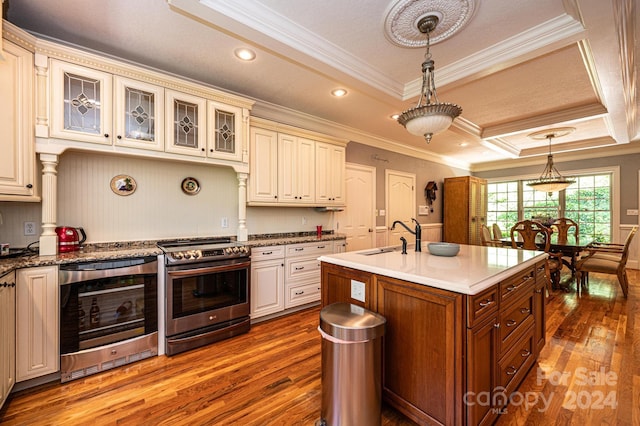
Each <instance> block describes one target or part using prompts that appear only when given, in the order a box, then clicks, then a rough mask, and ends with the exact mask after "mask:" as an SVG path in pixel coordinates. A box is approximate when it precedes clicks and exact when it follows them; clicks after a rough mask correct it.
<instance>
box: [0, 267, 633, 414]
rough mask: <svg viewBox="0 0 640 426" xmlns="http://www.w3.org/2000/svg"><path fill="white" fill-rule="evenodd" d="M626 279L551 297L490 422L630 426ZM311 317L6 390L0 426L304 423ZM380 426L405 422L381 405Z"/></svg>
mask: <svg viewBox="0 0 640 426" xmlns="http://www.w3.org/2000/svg"><path fill="white" fill-rule="evenodd" d="M629 279H630V284H631V285H630V288H629V298H628V299H624V298H623V297H622V293H621V290H620V287H619V286H618V284H617V281H616V279H615V277H608V276H605V275H599V274H591V283H590V289H589V292H588V293H583V294H581V295H580V296H578V295H577V294H576V293H575V292H570V293H565V292H562V291H558V292H554V293H553V294H551V296H550V299H549V303H548V304H547V344H546V346H545V348H544V350H543V352H542V354H541V356H540V359H539V362H538V364H537V365H535V366H534V367H533V369H532V370H531V372H530V373H529V375H528V376H527V378H526V379H525V381H524V382H523V384H522V386H520V388H519V390H518V393H517V394H516V395H514V399H513V402H512V404H511V405H509V407H508V408H507V412H506V413H504V414H503V415H502V416H501V417H500V419H499V420H498V422H497V424H498V425H540V424H549V425H551V424H567V425H569V424H574V425H581V426H583V425H591V424H609V425H638V424H640V408H639V407H640V273H639V272H638V271H633V270H629ZM318 312H319V309H318V308H314V309H310V310H306V311H303V312H300V313H296V314H294V315H291V316H288V317H285V318H280V319H276V320H273V321H269V322H265V323H261V324H257V325H255V326H253V328H252V330H251V332H250V333H248V334H245V335H242V336H238V337H236V338H233V339H230V340H226V341H223V342H218V343H216V344H213V345H210V346H208V347H206V348H201V349H197V350H193V351H190V352H187V353H184V354H180V355H176V356H174V357H156V358H153V359H148V360H144V361H140V362H138V363H135V364H132V365H129V366H125V367H122V368H120V369H116V370H111V371H107V372H104V373H101V374H98V375H95V376H90V377H87V378H85V379H80V380H76V381H72V382H69V383H65V384H60V383H54V384H48V385H44V386H42V387H39V388H35V389H32V390H27V391H22V392H18V393H16V394H14V395H12V396H11V397H10V400H9V401H8V402H7V404H6V405H5V407H4V408H3V409H2V410H1V411H0V423H1V424H3V425H77V424H88V423H89V424H92V425H95V426H97V425H115V424H118V425H120V424H122V425H160V424H163V425H164V424H171V425H229V424H238V425H313V424H314V422H315V421H316V420H317V419H318V418H319V416H320V391H321V388H320V336H319V333H318V331H317V329H316V327H317V325H318ZM601 369H602V370H601ZM593 381H595V382H596V383H592V382H593ZM601 382H602V383H601ZM604 382H606V383H604ZM601 396H602V398H601ZM614 403H615V404H617V406H613V407H611V405H615V404H614ZM527 404H529V406H527ZM382 423H383V425H386V426H391V425H413V424H414V423H413V422H411V421H410V420H408V419H406V418H405V417H403V416H402V415H401V414H399V413H397V412H396V411H394V410H393V409H390V408H387V407H384V409H383V422H382Z"/></svg>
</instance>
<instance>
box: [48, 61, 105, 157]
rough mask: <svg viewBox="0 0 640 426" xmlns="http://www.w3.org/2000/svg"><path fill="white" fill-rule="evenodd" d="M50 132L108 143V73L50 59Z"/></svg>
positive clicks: (87, 140)
mask: <svg viewBox="0 0 640 426" xmlns="http://www.w3.org/2000/svg"><path fill="white" fill-rule="evenodd" d="M51 75H52V79H53V80H52V84H51V94H52V107H51V110H52V111H51V117H52V122H51V130H50V132H51V136H52V137H58V138H63V139H72V140H78V141H82V142H93V143H99V144H107V145H110V144H111V110H112V108H113V104H112V95H111V75H110V74H107V73H102V72H100V71H95V70H92V69H89V68H84V67H80V66H77V65H72V64H67V63H64V62H60V61H55V60H54V61H52V62H51Z"/></svg>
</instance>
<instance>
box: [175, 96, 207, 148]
mask: <svg viewBox="0 0 640 426" xmlns="http://www.w3.org/2000/svg"><path fill="white" fill-rule="evenodd" d="M165 106H166V107H165V110H166V114H167V123H166V132H165V134H166V138H167V141H166V151H167V152H175V153H178V154H187V155H195V156H199V157H204V156H206V155H207V152H206V134H207V133H206V120H205V117H206V116H205V113H206V108H207V102H206V100H205V99H203V98H200V97H197V96H193V95H188V94H186V93H180V92H175V91H173V90H166V92H165Z"/></svg>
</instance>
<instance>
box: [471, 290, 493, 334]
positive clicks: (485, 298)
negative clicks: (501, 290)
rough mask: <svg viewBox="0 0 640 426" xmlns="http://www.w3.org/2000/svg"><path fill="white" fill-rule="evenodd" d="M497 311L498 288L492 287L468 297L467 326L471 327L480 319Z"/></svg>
mask: <svg viewBox="0 0 640 426" xmlns="http://www.w3.org/2000/svg"><path fill="white" fill-rule="evenodd" d="M497 310H498V286H495V285H494V286H493V287H491V288H489V289H487V290H485V291H483V292H482V293H479V294H476V295H474V296H469V297H468V299H467V326H468V327H473V325H474V324H476V323H478V322H479V321H481V320H482V319H484V318H486V317H488V316H489V315H492V314H493V313H495V312H496V311H497Z"/></svg>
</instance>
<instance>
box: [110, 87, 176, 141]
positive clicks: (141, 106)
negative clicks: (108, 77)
mask: <svg viewBox="0 0 640 426" xmlns="http://www.w3.org/2000/svg"><path fill="white" fill-rule="evenodd" d="M115 85H116V95H115V96H116V110H115V111H116V112H115V114H116V140H115V142H116V145H121V146H129V147H133V148H143V149H151V150H154V151H163V150H164V138H163V135H164V115H163V113H164V89H163V88H162V87H158V86H154V85H152V84H147V83H143V82H140V81H135V80H129V79H126V78H122V77H115Z"/></svg>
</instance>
